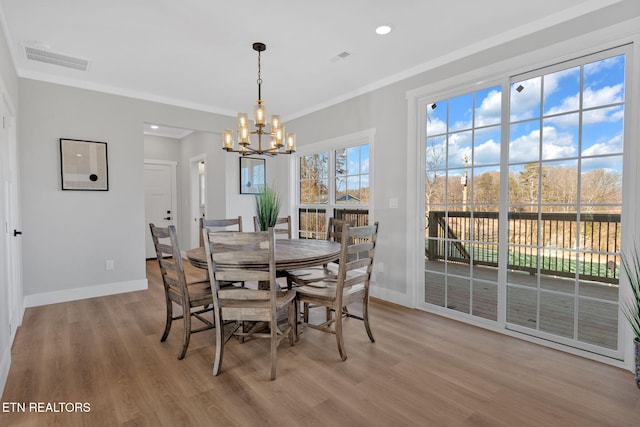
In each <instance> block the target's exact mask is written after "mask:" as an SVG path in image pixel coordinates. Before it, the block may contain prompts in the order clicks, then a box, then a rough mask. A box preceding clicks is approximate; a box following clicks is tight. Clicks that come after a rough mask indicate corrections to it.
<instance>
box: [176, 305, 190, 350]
mask: <svg viewBox="0 0 640 427" xmlns="http://www.w3.org/2000/svg"><path fill="white" fill-rule="evenodd" d="M182 321H183V322H184V332H183V334H182V348H181V349H180V353H178V360H182V359H184V355H185V354H187V347H189V340H190V339H191V308H190V307H189V306H185V305H183V306H182Z"/></svg>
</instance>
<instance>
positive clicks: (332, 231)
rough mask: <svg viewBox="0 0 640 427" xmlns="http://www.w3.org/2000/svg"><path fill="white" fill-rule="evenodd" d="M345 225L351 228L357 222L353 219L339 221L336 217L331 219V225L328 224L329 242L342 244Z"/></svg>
mask: <svg viewBox="0 0 640 427" xmlns="http://www.w3.org/2000/svg"><path fill="white" fill-rule="evenodd" d="M345 225H349V226H351V227H353V226H355V225H356V220H355V219H352V220H350V221H348V220H346V219H338V218H336V217H333V216H332V217H330V218H329V223H328V224H327V237H326V239H327V240H332V241H334V242H338V243H340V240H341V238H342V228H343V227H344V226H345Z"/></svg>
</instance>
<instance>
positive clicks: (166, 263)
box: [149, 223, 189, 301]
mask: <svg viewBox="0 0 640 427" xmlns="http://www.w3.org/2000/svg"><path fill="white" fill-rule="evenodd" d="M149 228H150V229H151V238H152V239H153V246H154V247H155V249H156V257H157V258H158V265H159V266H160V275H161V276H162V283H163V284H164V289H165V292H167V294H168V295H171V297H172V298H171V299H172V300H176V297H178V298H184V301H188V300H189V290H188V288H187V279H186V277H185V274H184V264H183V262H182V254H181V253H180V247H179V246H178V234H177V233H176V227H175V226H174V225H170V226H168V227H156V225H155V224H153V223H151V224H149Z"/></svg>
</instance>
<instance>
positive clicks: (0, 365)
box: [0, 346, 11, 397]
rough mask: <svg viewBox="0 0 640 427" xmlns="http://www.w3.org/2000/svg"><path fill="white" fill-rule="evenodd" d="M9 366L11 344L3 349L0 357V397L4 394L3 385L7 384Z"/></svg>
mask: <svg viewBox="0 0 640 427" xmlns="http://www.w3.org/2000/svg"><path fill="white" fill-rule="evenodd" d="M9 368H11V346H9V347H7V348H5V349H4V353H3V354H2V358H1V359H0V397H1V396H2V395H3V394H4V387H5V386H6V385H7V378H9Z"/></svg>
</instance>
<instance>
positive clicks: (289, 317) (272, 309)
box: [203, 229, 297, 380]
mask: <svg viewBox="0 0 640 427" xmlns="http://www.w3.org/2000/svg"><path fill="white" fill-rule="evenodd" d="M203 235H204V240H205V246H204V247H205V252H206V255H207V265H208V269H209V275H210V277H211V278H212V279H213V280H212V281H211V282H212V289H213V301H214V302H213V306H214V319H215V323H216V325H217V326H218V327H217V328H216V356H215V362H214V365H213V375H218V374H219V373H220V370H221V366H222V359H223V354H224V346H225V344H226V343H227V342H228V341H229V339H230V338H231V337H232V336H238V337H239V338H240V341H241V342H244V339H245V338H249V337H253V338H266V339H269V340H270V341H271V346H270V356H271V369H270V378H271V379H272V380H273V379H275V378H276V365H277V363H276V362H277V360H276V350H277V348H278V344H280V341H281V340H282V339H283V338H284V337H285V336H288V338H289V344H290V345H295V330H296V322H297V318H296V312H295V308H296V304H295V296H296V293H295V291H293V290H280V288H279V287H278V286H277V283H276V262H275V254H274V251H275V245H276V240H275V233H274V231H273V229H269V231H259V232H253V233H240V232H231V231H230V232H225V233H215V232H214V233H203ZM220 248H224V249H223V250H221V249H220ZM225 264H227V265H228V264H232V265H233V267H232V268H226V269H225V268H224V266H225ZM243 264H247V265H248V266H247V267H243V266H242V265H243ZM256 266H257V267H256ZM265 267H268V268H265ZM236 281H258V282H262V283H268V289H249V288H240V287H229V288H223V287H222V286H221V284H222V283H226V282H236ZM285 310H286V325H284V326H281V325H280V324H279V318H284V316H282V315H284V314H285ZM281 316H282V317H281ZM229 321H234V322H235V323H233V324H232V328H231V329H230V330H228V331H225V328H224V327H222V326H221V325H223V324H224V323H225V322H229ZM247 322H258V323H256V324H254V325H253V326H252V327H251V328H247V327H246V324H245V323H247ZM265 325H266V326H268V331H267V332H265V329H264V326H265ZM227 329H228V328H227ZM247 329H248V330H247Z"/></svg>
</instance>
